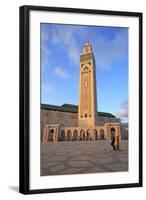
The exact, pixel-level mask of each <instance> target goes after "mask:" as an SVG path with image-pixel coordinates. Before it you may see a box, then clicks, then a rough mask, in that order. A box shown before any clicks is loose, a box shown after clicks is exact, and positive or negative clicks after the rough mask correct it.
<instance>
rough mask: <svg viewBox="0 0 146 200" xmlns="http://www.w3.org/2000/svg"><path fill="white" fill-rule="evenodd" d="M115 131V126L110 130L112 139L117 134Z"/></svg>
mask: <svg viewBox="0 0 146 200" xmlns="http://www.w3.org/2000/svg"><path fill="white" fill-rule="evenodd" d="M115 133H116V130H115V128H114V127H112V128H111V130H110V138H111V140H112V139H113V137H114V136H115Z"/></svg>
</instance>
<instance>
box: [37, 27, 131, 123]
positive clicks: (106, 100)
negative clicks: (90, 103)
mask: <svg viewBox="0 0 146 200" xmlns="http://www.w3.org/2000/svg"><path fill="white" fill-rule="evenodd" d="M87 41H89V42H90V43H91V45H92V48H93V51H94V55H95V59H96V79H97V80H96V82H97V83H96V84H97V101H98V102H97V105H98V111H102V112H109V113H112V114H115V115H116V116H117V117H120V118H121V119H122V120H123V121H127V120H128V119H127V118H128V29H127V28H120V27H98V26H79V25H61V24H41V103H46V104H54V105H62V104H64V103H70V104H76V105H77V104H78V86H79V56H80V53H82V51H83V45H84V44H85V43H86V42H87Z"/></svg>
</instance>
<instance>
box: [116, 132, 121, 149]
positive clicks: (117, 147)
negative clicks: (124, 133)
mask: <svg viewBox="0 0 146 200" xmlns="http://www.w3.org/2000/svg"><path fill="white" fill-rule="evenodd" d="M115 144H116V150H117V151H120V140H119V136H118V135H117V136H116V140H115Z"/></svg>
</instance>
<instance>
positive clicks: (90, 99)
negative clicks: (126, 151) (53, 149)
mask: <svg viewBox="0 0 146 200" xmlns="http://www.w3.org/2000/svg"><path fill="white" fill-rule="evenodd" d="M113 134H115V136H118V137H119V139H120V141H121V139H128V127H127V125H125V124H122V123H121V120H120V119H119V118H116V117H115V116H114V115H112V114H110V113H103V112H99V111H98V106H97V90H96V64H95V58H94V53H93V51H92V46H91V44H90V43H86V44H85V45H84V48H83V53H81V54H80V78H79V105H78V106H76V105H71V104H63V105H62V106H55V105H46V104H42V105H41V141H42V142H43V143H48V142H59V141H84V140H85V141H86V140H88V141H95V140H106V141H107V142H108V141H109V142H110V141H111V138H112V135H113Z"/></svg>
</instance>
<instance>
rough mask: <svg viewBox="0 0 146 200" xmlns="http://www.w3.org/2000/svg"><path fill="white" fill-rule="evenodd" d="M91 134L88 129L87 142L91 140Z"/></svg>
mask: <svg viewBox="0 0 146 200" xmlns="http://www.w3.org/2000/svg"><path fill="white" fill-rule="evenodd" d="M90 135H91V134H90V129H88V130H87V138H86V140H91V136H90Z"/></svg>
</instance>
